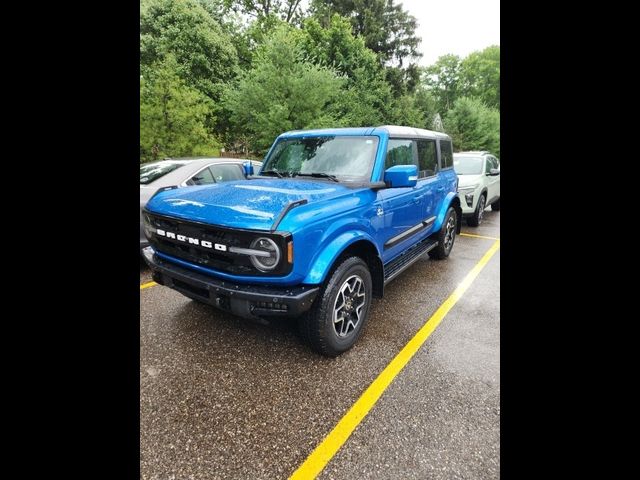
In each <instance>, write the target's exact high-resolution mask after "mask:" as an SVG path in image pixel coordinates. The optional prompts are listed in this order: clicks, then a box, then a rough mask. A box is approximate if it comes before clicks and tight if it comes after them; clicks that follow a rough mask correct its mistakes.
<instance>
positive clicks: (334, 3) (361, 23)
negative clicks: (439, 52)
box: [311, 0, 421, 66]
mask: <svg viewBox="0 0 640 480" xmlns="http://www.w3.org/2000/svg"><path fill="white" fill-rule="evenodd" d="M311 11H312V12H313V14H314V15H315V16H316V17H317V18H319V19H320V20H321V22H322V23H323V25H327V24H328V23H329V21H330V19H331V17H332V16H333V14H335V13H338V14H340V15H341V16H343V17H345V18H348V19H349V20H350V22H351V26H352V28H353V32H354V34H355V35H357V36H362V38H363V39H364V42H365V45H366V46H367V48H369V49H371V50H373V51H374V52H375V53H376V54H378V55H379V56H380V59H381V60H382V61H383V62H384V63H395V64H398V65H400V66H402V65H403V64H404V63H405V60H407V59H410V58H418V57H420V56H421V54H420V52H418V45H419V44H420V37H418V36H416V28H417V27H418V23H417V20H416V18H415V17H414V16H412V15H410V14H409V13H408V12H407V11H405V10H404V9H403V8H402V4H394V0H312V2H311Z"/></svg>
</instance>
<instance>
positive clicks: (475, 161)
mask: <svg viewBox="0 0 640 480" xmlns="http://www.w3.org/2000/svg"><path fill="white" fill-rule="evenodd" d="M453 169H454V170H455V171H456V173H457V174H458V175H480V174H481V173H482V157H466V156H462V155H454V156H453Z"/></svg>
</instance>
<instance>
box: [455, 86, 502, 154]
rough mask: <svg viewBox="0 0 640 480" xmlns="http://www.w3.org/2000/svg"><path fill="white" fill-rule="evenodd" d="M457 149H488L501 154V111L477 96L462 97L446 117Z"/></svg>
mask: <svg viewBox="0 0 640 480" xmlns="http://www.w3.org/2000/svg"><path fill="white" fill-rule="evenodd" d="M444 126H445V131H446V132H447V133H448V134H449V135H451V137H452V139H453V145H454V147H455V149H456V150H457V151H462V150H488V151H490V152H491V153H494V154H495V155H497V156H500V112H499V111H498V110H496V109H494V108H489V107H487V106H486V105H485V104H484V103H482V101H481V100H479V99H477V98H469V97H461V98H459V99H457V100H456V101H455V103H454V105H453V108H452V109H451V110H449V111H448V112H447V114H446V116H445V118H444Z"/></svg>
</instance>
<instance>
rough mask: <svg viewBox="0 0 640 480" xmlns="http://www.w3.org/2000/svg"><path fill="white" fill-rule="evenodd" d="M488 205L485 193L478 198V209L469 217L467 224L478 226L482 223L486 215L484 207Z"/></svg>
mask: <svg viewBox="0 0 640 480" xmlns="http://www.w3.org/2000/svg"><path fill="white" fill-rule="evenodd" d="M486 207H487V196H486V195H485V194H484V193H483V194H482V195H480V198H479V199H478V204H477V205H476V210H475V212H473V215H471V216H469V217H467V225H469V226H470V227H477V226H478V225H480V224H481V223H482V217H483V215H484V209H485V208H486Z"/></svg>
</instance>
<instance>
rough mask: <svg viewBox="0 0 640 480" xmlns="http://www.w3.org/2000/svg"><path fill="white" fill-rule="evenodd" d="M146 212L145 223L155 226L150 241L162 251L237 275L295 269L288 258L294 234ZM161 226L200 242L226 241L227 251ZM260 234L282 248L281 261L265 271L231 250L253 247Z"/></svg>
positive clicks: (221, 242) (281, 271)
mask: <svg viewBox="0 0 640 480" xmlns="http://www.w3.org/2000/svg"><path fill="white" fill-rule="evenodd" d="M143 215H144V220H145V223H146V224H147V225H148V226H150V227H151V234H150V233H149V232H147V236H148V237H149V243H151V245H152V246H153V248H154V249H155V250H156V251H158V252H161V253H165V254H167V255H171V256H173V257H176V258H180V259H181V260H185V261H187V262H190V263H194V264H197V265H201V266H204V267H207V268H211V269H214V270H218V271H222V272H227V273H233V274H236V275H256V276H267V275H269V276H272V275H286V274H287V273H289V272H290V271H291V265H290V264H289V263H288V262H287V242H288V241H289V240H291V235H290V234H282V233H272V232H257V231H251V230H242V229H231V228H226V227H220V226H217V225H208V224H204V223H199V222H190V221H187V220H182V219H177V218H173V217H167V216H164V215H158V214H155V213H151V212H148V211H144V213H143ZM157 229H160V230H162V231H164V232H172V233H173V234H175V236H176V237H177V236H179V235H184V236H185V237H186V238H187V239H189V238H191V239H196V240H197V241H198V243H199V242H202V241H205V242H211V244H214V245H215V244H219V245H224V246H225V247H226V251H221V250H216V249H215V248H208V247H203V246H202V245H200V244H197V245H196V244H195V243H190V242H189V241H188V240H187V241H182V240H178V239H177V238H170V237H168V236H166V235H164V236H162V235H158V234H157V233H156V232H157ZM258 237H268V238H271V239H272V240H273V241H274V242H275V243H276V244H277V245H278V247H279V248H280V253H281V255H280V258H281V260H280V264H279V265H278V266H277V267H276V268H275V270H273V271H271V272H266V273H265V272H261V271H259V270H258V269H256V268H255V267H254V266H253V265H252V263H251V260H250V257H249V256H248V255H241V254H237V253H232V252H229V248H230V247H240V248H250V246H251V242H252V241H253V240H255V239H256V238H258Z"/></svg>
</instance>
